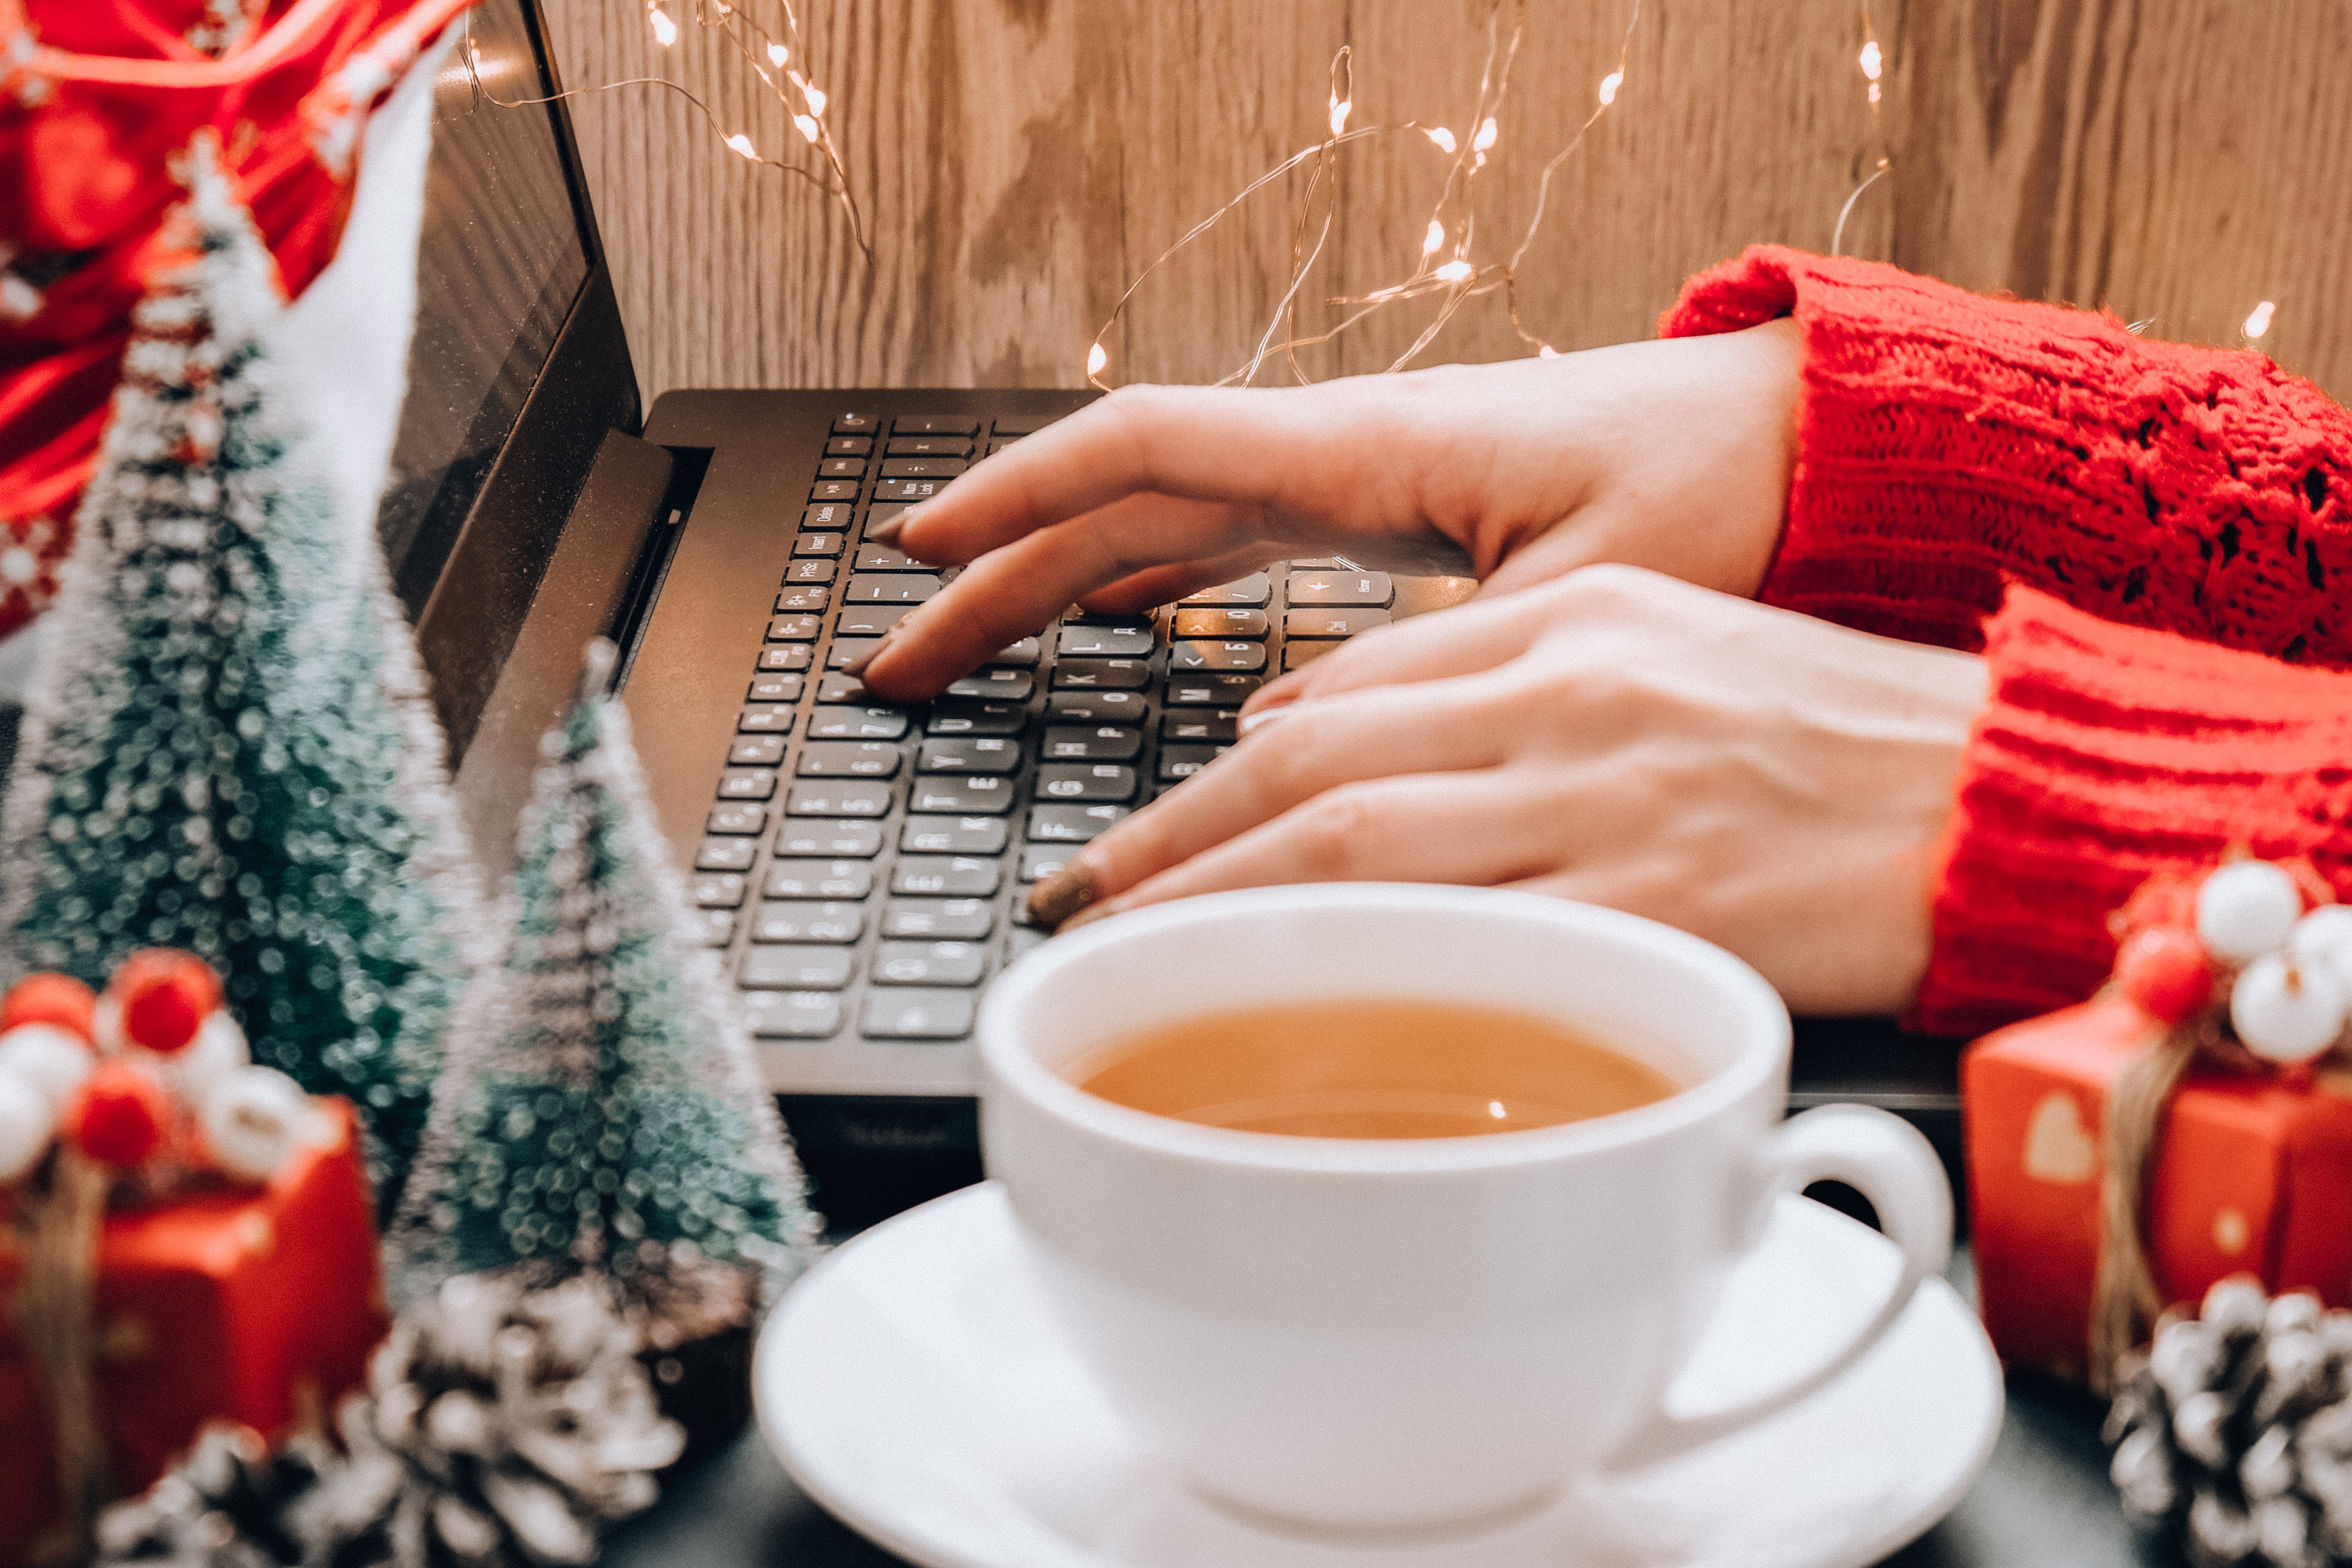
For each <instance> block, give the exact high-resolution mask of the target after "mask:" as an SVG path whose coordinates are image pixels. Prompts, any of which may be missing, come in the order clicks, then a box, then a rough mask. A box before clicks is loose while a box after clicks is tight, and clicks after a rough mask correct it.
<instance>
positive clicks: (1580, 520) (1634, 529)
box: [863, 321, 1801, 701]
mask: <svg viewBox="0 0 2352 1568" xmlns="http://www.w3.org/2000/svg"><path fill="white" fill-rule="evenodd" d="M1800 363H1801V354H1800V349H1799V342H1798V337H1797V329H1796V326H1795V324H1794V323H1793V322H1789V321H1775V322H1771V323H1769V324H1767V325H1764V326H1760V327H1754V328H1750V329H1749V330H1748V331H1741V332H1729V333H1725V334H1722V335H1720V336H1716V337H1705V338H1680V339H1672V340H1667V341H1664V342H1644V343H1626V344H1621V345H1619V346H1617V347H1614V348H1607V349H1595V350H1591V351H1589V352H1587V353H1573V354H1566V355H1562V356H1560V357H1559V358H1557V359H1549V360H1515V361H1510V362H1507V363H1499V364H1483V365H1448V366H1444V367H1442V368H1439V369H1435V370H1427V371H1417V372H1414V373H1412V374H1404V375H1368V376H1356V377H1351V378H1349V379H1346V380H1341V381H1332V382H1325V383H1323V384H1319V385H1315V386H1307V387H1297V388H1286V389H1280V390H1251V391H1242V390H1230V389H1228V390H1218V389H1213V388H1202V387H1175V386H1134V387H1127V388H1123V389H1122V390H1120V391H1118V392H1116V393H1113V394H1112V395H1110V396H1108V397H1106V398H1104V399H1103V400H1102V401H1100V402H1098V403H1096V404H1093V405H1090V406H1088V407H1087V408H1085V409H1082V410H1080V411H1079V412H1078V413H1076V414H1074V415H1072V416H1070V417H1068V418H1067V419H1065V420H1062V421H1061V422H1059V423H1058V424H1055V425H1054V426H1050V427H1048V428H1047V429H1045V430H1043V431H1041V432H1039V433H1038V434H1036V435H1034V436H1031V437H1027V438H1026V439H1024V440H1023V441H1021V442H1019V443H1018V444H1016V445H1015V446H1013V447H1012V448H1011V449H1010V450H1007V451H1005V452H1003V453H1002V454H1000V455H998V456H997V457H994V458H990V459H989V460H988V461H986V462H984V463H982V464H981V465H980V466H979V467H978V468H974V469H973V470H972V471H971V472H970V473H968V474H966V475H964V476H963V477H962V478H961V479H958V480H956V482H955V483H954V484H952V485H950V487H948V489H946V490H945V491H943V492H942V493H941V494H940V496H939V497H938V498H937V499H935V500H930V501H927V502H925V503H924V504H923V505H921V506H919V507H917V508H915V509H914V510H911V511H908V512H907V513H905V514H903V515H902V516H901V517H900V518H899V519H898V521H897V526H896V527H895V528H888V529H886V531H876V532H870V533H869V534H868V537H869V538H873V539H877V540H881V541H883V542H895V543H896V544H898V546H899V547H900V548H901V549H904V550H905V551H907V552H908V553H909V554H912V555H915V556H917V557H919V559H922V560H925V561H931V562H937V563H942V564H964V563H969V565H968V566H967V568H966V570H965V571H964V572H963V573H962V574H961V576H959V577H958V578H957V579H956V581H955V582H954V583H952V584H950V585H949V586H948V587H947V588H946V589H945V590H944V591H942V592H941V593H940V594H939V595H936V596H934V597H933V598H932V599H931V600H930V601H929V603H928V604H925V605H921V606H919V608H917V609H916V610H915V611H914V612H913V613H912V614H911V615H909V616H908V617H907V618H906V619H905V620H904V621H902V622H900V623H899V626H898V628H897V630H896V632H895V633H894V634H893V635H892V636H891V637H889V638H887V640H886V641H885V643H884V644H883V645H882V646H881V647H879V648H878V649H877V652H876V653H875V655H874V656H873V658H871V659H870V660H869V661H868V662H867V664H866V667H865V668H864V670H863V674H864V678H865V680H866V685H867V687H868V688H869V689H872V690H873V691H875V692H876V693H877V695H879V696H882V697H885V698H891V699H897V700H909V701H911V700H920V699H923V698H927V697H930V696H932V695H934V694H936V693H937V692H938V691H939V690H940V688H942V687H944V686H945V685H947V683H948V682H949V681H950V680H953V679H956V678H957V677H959V676H961V675H963V674H964V673H966V672H967V671H969V670H971V669H972V668H976V667H978V666H979V665H981V664H982V663H983V662H985V661H986V659H987V658H988V657H989V655H991V654H992V653H994V652H995V651H996V650H997V649H998V648H1000V647H1004V646H1005V645H1006V644H1008V643H1011V642H1013V641H1016V640H1018V639H1019V638H1021V637H1026V636H1028V635H1029V634H1031V633H1033V632H1034V631H1036V630H1037V629H1038V628H1039V627H1041V626H1045V624H1046V623H1047V622H1048V621H1050V620H1052V619H1053V618H1054V616H1056V615H1059V614H1060V613H1062V611H1063V610H1065V609H1066V608H1067V607H1068V605H1070V604H1071V603H1072V602H1073V601H1075V602H1077V603H1079V604H1082V605H1085V606H1086V607H1087V608H1088V609H1091V610H1100V611H1107V612H1109V613H1113V614H1128V613H1132V612H1134V611H1138V610H1142V609H1146V608H1149V607H1150V606H1152V605H1163V604H1167V603H1169V602H1171V601H1172V600H1175V599H1179V598H1181V597H1182V596H1183V595H1186V594H1189V593H1192V592H1194V591H1195V590H1198V589H1201V588H1205V587H1208V586H1211V585H1212V584H1218V583H1223V582H1226V581H1229V580H1231V579H1233V578H1235V577H1240V576H1244V575H1246V574H1249V573H1251V572H1255V571H1256V570H1258V569H1259V568H1261V567H1263V566H1265V565H1267V564H1269V563H1272V562H1275V561H1280V560H1284V559H1286V558H1289V557H1293V556H1300V555H1329V554H1338V555H1344V556H1346V557H1348V558H1349V560H1351V561H1354V562H1357V563H1360V564H1362V565H1364V566H1366V567H1368V568H1372V569H1375V570H1380V569H1387V570H1397V571H1407V572H1415V571H1417V572H1457V573H1458V572H1464V571H1468V572H1472V573H1475V574H1476V575H1477V576H1479V577H1480V578H1482V579H1484V581H1485V584H1486V592H1487V593H1490V594H1491V593H1507V592H1509V591H1511V590H1514V589H1517V588H1524V587H1527V586H1528V585H1530V584H1535V583H1539V582H1543V581H1546V580H1548V579H1549V578H1553V577H1557V576H1559V575H1561V574H1564V573H1567V572H1570V571H1573V570H1575V569H1576V568H1577V567H1580V566H1585V565H1590V564H1592V563H1598V562H1616V563H1623V564H1627V565H1634V566H1643V567H1647V568H1649V569H1651V570H1653V571H1657V572H1663V573H1665V574H1669V575H1672V576H1675V577H1680V578H1682V579H1684V580H1685V581H1687V582H1691V583H1695V584H1698V585H1700V586H1702V587H1706V588H1713V589H1716V590H1718V591H1720V592H1723V593H1727V594H1734V595H1739V596H1740V597H1743V598H1745V597H1749V596H1752V595H1754V594H1755V592H1756V590H1757V588H1758V587H1759V585H1760V584H1761V583H1762V581H1763V577H1764V573H1765V569H1766V567H1767V566H1768V565H1769V563H1770V561H1771V557H1772V552H1773V551H1774V549H1775V548H1776V547H1777V546H1778V544H1779V542H1780V522H1781V517H1782V513H1783V510H1784V509H1785V506H1786V502H1787V499H1788V489H1789V475H1790V466H1791V464H1792V462H1793V460H1794V451H1795V411H1796V405H1797V397H1798V387H1799V370H1800Z"/></svg>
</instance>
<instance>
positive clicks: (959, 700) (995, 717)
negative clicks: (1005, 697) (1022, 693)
mask: <svg viewBox="0 0 2352 1568" xmlns="http://www.w3.org/2000/svg"><path fill="white" fill-rule="evenodd" d="M1028 722H1029V710H1028V709H1027V708H1025V707H1024V706H1022V705H1021V704H1020V703H1018V702H984V701H982V700H980V699H978V698H973V697H942V698H940V699H939V700H936V701H934V702H933V703H932V704H931V720H930V722H929V724H926V725H925V726H924V727H923V728H924V732H925V733H926V734H931V735H1018V734H1019V733H1021V731H1023V730H1024V728H1026V727H1027V725H1028Z"/></svg>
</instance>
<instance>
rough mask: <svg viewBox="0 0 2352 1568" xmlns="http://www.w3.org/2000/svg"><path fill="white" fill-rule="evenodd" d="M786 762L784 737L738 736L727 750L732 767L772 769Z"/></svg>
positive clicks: (728, 760)
mask: <svg viewBox="0 0 2352 1568" xmlns="http://www.w3.org/2000/svg"><path fill="white" fill-rule="evenodd" d="M783 760H784V738H783V737H782V735H738V736H736V737H735V743H734V744H733V745H731V746H730V747H728V748H727V762H728V764H729V765H730V767H739V768H772V767H774V766H775V765H776V764H777V763H781V762H782V761H783Z"/></svg>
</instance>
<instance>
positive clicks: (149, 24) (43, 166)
mask: <svg viewBox="0 0 2352 1568" xmlns="http://www.w3.org/2000/svg"><path fill="white" fill-rule="evenodd" d="M296 3H297V0H250V3H248V0H109V3H106V4H94V3H92V0H29V3H28V4H26V5H25V14H26V22H27V24H28V31H27V33H26V34H24V35H19V37H28V38H31V39H37V40H38V42H39V43H40V44H41V45H42V46H45V47H48V48H52V49H58V50H64V51H68V52H70V53H71V54H73V55H76V56H80V57H89V58H121V59H136V60H162V61H168V62H173V63H175V64H182V65H194V66H209V65H210V64H211V63H212V62H214V61H215V60H219V61H221V62H222V63H224V64H226V63H229V62H233V61H235V60H236V58H237V51H238V49H239V47H249V46H250V45H251V44H253V42H254V41H255V40H257V39H258V38H260V37H263V36H265V34H266V32H267V30H268V27H269V26H270V25H271V24H272V23H274V22H276V21H278V20H279V19H280V18H282V17H283V16H285V15H286V14H287V13H288V12H289V11H292V10H293V9H294V8H295V5H296ZM7 8H9V7H6V6H5V5H0V10H5V9H7ZM430 9H432V7H431V6H430V5H429V4H423V3H420V0H343V3H341V4H340V5H337V6H336V7H335V8H334V12H333V15H332V16H331V18H330V19H329V21H328V23H327V25H326V26H323V27H321V28H320V29H319V31H318V32H317V33H316V34H315V35H313V36H309V37H306V39H305V41H304V43H303V44H302V46H301V47H299V48H296V49H294V50H293V51H291V52H290V53H289V55H288V56H287V58H284V59H282V60H280V61H278V63H277V64H275V65H273V66H271V67H270V68H268V69H266V70H263V71H261V72H259V73H258V74H257V75H255V76H254V77H253V78H252V79H250V80H246V81H242V82H237V83H234V84H232V85H228V86H198V87H156V86H145V85H121V84H116V83H110V82H105V81H91V80H80V79H72V78H70V77H54V78H53V77H50V76H46V75H43V74H41V73H40V72H39V71H38V70H35V69H24V68H12V67H11V65H10V59H11V56H10V55H9V54H8V53H7V49H8V47H9V46H10V44H11V42H12V40H11V39H10V38H9V37H6V36H5V32H6V29H5V25H0V637H5V636H6V635H7V634H8V633H10V632H12V631H14V630H16V628H17V627H18V626H21V625H22V624H24V622H26V620H28V619H30V618H31V617H32V616H34V615H36V614H37V613H38V612H39V611H40V609H41V608H42V607H44V606H45V605H47V602H48V601H49V599H50V598H51V597H52V596H53V595H55V593H56V590H57V577H56V570H57V567H58V564H59V563H61V562H62V561H63V560H64V558H65V555H66V553H67V552H68V549H69V548H70V547H71V545H72V541H73V532H72V521H73V508H74V505H75V503H76V501H77V500H78V499H79V495H80V492H81V487H82V485H83V483H84V482H85V481H86V480H87V479H89V473H90V469H91V468H92V467H93V466H94V464H95V462H96V458H97V453H98V444H99V437H100V434H101V433H102V431H103V429H104V427H105V419H106V405H107V400H108V398H109V397H110V395H111V394H112V392H113V389H114V384H115V381H116V380H117V377H118V373H119V367H120V365H121V357H122V349H123V345H124V343H125V342H128V341H129V337H130V332H129V326H130V320H131V307H132V306H133V305H135V304H136V303H137V302H138V300H139V298H140V296H141V294H142V293H143V292H144V291H145V289H146V284H147V279H148V278H149V276H150V275H151V273H152V270H153V269H154V268H155V267H156V265H157V264H158V263H159V261H160V260H162V259H163V258H164V255H165V252H164V251H163V248H162V247H159V245H158V242H157V238H156V231H157V228H158V226H160V224H161V223H162V221H163V215H164V214H165V213H166V212H167V211H168V210H169V209H170V208H171V207H172V205H173V204H174V203H175V202H177V201H178V200H179V199H180V198H181V197H182V196H183V195H184V194H185V192H184V189H183V187H182V186H181V185H180V184H179V183H178V182H177V181H176V180H174V179H173V176H172V172H171V165H172V163H173V159H174V158H175V157H176V156H177V155H178V154H179V153H181V152H182V151H184V149H185V148H186V147H187V146H188V144H189V142H190V141H191V140H192V139H193V138H194V136H195V135H196V134H197V133H198V132H202V131H206V130H209V131H210V132H212V133H213V134H215V136H217V137H218V139H219V142H220V144H221V147H222V154H223V155H222V167H223V168H224V169H225V170H226V172H227V173H228V174H229V175H230V177H231V178H232V179H233V180H234V181H235V182H236V190H237V195H238V197H239V199H240V200H242V201H243V202H244V203H245V205H247V207H248V208H249V209H250V210H251V211H252V213H253V216H254V221H255V223H256V224H257V226H258V227H259V228H260V230H261V234H262V237H263V239H264V240H265V241H266V242H267V243H268V246H269V248H270V252H271V254H272V255H273V256H275V257H276V258H277V261H278V274H279V278H280V281H281V282H282V284H283V285H284V287H285V289H286V292H287V294H288V295H289V297H291V296H293V295H297V294H299V293H300V292H301V291H302V290H303V289H305V288H306V287H308V286H309V284H310V280H311V279H313V278H315V277H317V276H318V274H319V273H320V270H321V269H322V268H325V266H326V264H327V263H328V261H330V260H331V259H332V258H333V256H334V250H335V242H336V240H337V239H338V238H339V237H340V236H341V232H342V224H343V217H344V215H345V213H346V211H347V210H348V206H349V198H350V192H349V187H348V175H349V174H350V167H349V165H348V163H346V164H345V166H343V167H342V168H341V169H340V170H338V169H331V168H330V167H328V166H327V164H326V163H322V162H321V161H320V156H319V154H318V153H317V152H316V151H315V150H314V147H313V142H314V140H316V138H317V135H318V131H319V126H318V124H317V121H316V115H315V113H313V114H312V115H310V116H306V115H305V114H304V113H303V112H302V110H303V107H304V100H305V99H306V98H310V97H311V96H312V95H313V94H314V92H315V91H316V90H317V89H320V87H321V85H322V84H329V85H330V86H331V84H332V79H333V78H334V75H335V73H336V72H337V71H338V70H339V69H341V68H342V67H343V66H344V65H345V64H346V63H348V62H350V61H351V60H352V58H354V57H355V56H357V55H359V54H360V53H362V51H365V50H368V49H369V48H370V47H371V46H374V45H378V44H380V42H381V41H382V40H383V39H384V37H386V33H387V29H389V28H391V27H393V26H394V25H395V24H396V23H398V22H399V21H400V20H401V19H402V18H403V17H404V16H407V15H409V14H411V13H412V12H415V13H423V12H425V11H427V10H430ZM0 23H5V17H0ZM394 63H395V64H398V65H404V64H405V63H406V62H405V60H396V61H394ZM394 74H395V75H396V72H395V73H394ZM371 80H373V78H372V79H371ZM386 85H388V84H386ZM316 107H317V100H315V99H314V100H313V103H312V108H313V110H315V109H316ZM367 107H368V105H367V103H366V102H362V103H360V104H359V105H358V108H359V109H360V110H365V109H366V108H367ZM27 301H29V302H30V306H31V308H30V309H29V310H27V309H26V303H27Z"/></svg>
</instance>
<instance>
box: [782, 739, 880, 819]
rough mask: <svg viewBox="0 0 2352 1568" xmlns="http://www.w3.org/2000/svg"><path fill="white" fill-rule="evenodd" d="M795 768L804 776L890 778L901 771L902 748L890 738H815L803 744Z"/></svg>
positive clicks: (828, 813)
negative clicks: (797, 765)
mask: <svg viewBox="0 0 2352 1568" xmlns="http://www.w3.org/2000/svg"><path fill="white" fill-rule="evenodd" d="M793 771H794V772H795V773H798V774H799V775H800V776H801V777H802V778H804V779H840V778H861V779H887V778H890V777H893V776H895V775H896V774H897V773H898V747H897V746H894V745H892V744H891V743H890V742H887V741H811V742H808V743H807V744H805V745H803V747H801V760H800V765H799V767H797V768H796V769H794V770H793ZM887 793H888V792H887V790H886V791H885V792H884V794H886V795H887ZM824 815H825V816H843V815H847V816H863V815H865V814H864V813H862V812H851V813H838V812H827V813H824Z"/></svg>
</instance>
